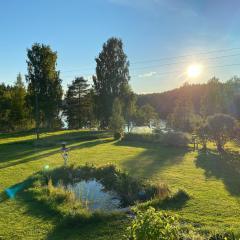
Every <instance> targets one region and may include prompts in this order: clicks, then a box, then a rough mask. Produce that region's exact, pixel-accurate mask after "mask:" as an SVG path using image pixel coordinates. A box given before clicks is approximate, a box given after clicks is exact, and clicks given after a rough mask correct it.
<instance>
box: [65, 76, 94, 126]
mask: <svg viewBox="0 0 240 240" xmlns="http://www.w3.org/2000/svg"><path fill="white" fill-rule="evenodd" d="M90 101H91V99H90V98H89V84H88V83H87V80H85V79H84V78H83V77H77V78H75V80H74V81H73V82H72V84H71V85H70V86H68V90H67V93H66V97H65V104H66V106H65V110H64V114H65V116H67V122H68V127H69V128H82V127H83V126H87V124H88V120H89V118H90V117H89V114H90V113H89V112H90V111H92V109H91V102H90Z"/></svg>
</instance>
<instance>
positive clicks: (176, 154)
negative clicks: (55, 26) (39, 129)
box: [0, 131, 240, 239]
mask: <svg viewBox="0 0 240 240" xmlns="http://www.w3.org/2000/svg"><path fill="white" fill-rule="evenodd" d="M89 135H90V136H91V137H89ZM96 135H97V139H94V138H95V137H96ZM41 137H42V140H41V141H40V143H39V144H37V145H36V144H35V142H34V141H33V139H34V135H32V134H19V135H18V134H15V135H11V134H10V135H9V134H8V135H7V134H2V135H0V192H3V191H4V189H5V188H7V187H10V186H13V185H15V184H17V183H19V182H22V181H24V180H25V179H27V178H28V177H29V176H31V175H34V174H35V173H36V172H38V171H40V170H42V169H43V167H44V166H45V165H49V166H50V168H54V167H57V166H61V165H62V164H63V160H62V157H61V155H60V151H59V149H60V145H61V142H62V141H67V142H68V144H69V147H70V148H71V151H70V153H69V163H73V164H76V165H83V164H85V163H93V164H95V165H98V166H100V165H104V164H107V163H113V164H115V165H117V166H118V167H119V168H121V169H123V170H125V171H128V172H129V173H130V174H131V175H134V176H136V177H139V178H143V179H145V180H146V181H152V182H154V183H158V182H163V181H164V182H166V183H167V184H168V185H169V186H170V188H171V189H172V190H173V191H174V190H176V189H178V188H184V189H186V190H187V192H188V193H189V194H190V196H191V199H190V200H188V201H187V202H186V203H183V204H180V205H179V204H178V205H171V206H169V207H168V206H166V207H165V209H168V210H169V211H172V212H174V213H177V214H178V215H179V216H180V217H181V218H182V219H183V220H184V221H187V222H190V223H192V224H193V225H194V226H195V227H196V228H198V229H200V230H202V231H205V230H207V231H223V230H229V229H232V230H234V231H236V232H238V231H239V230H238V229H239V226H240V171H239V170H240V159H239V150H240V148H239V146H237V145H234V144H229V145H228V151H229V152H232V153H231V155H230V154H227V155H225V156H220V155H219V154H218V153H216V152H215V151H214V150H211V151H210V152H209V153H208V154H203V153H201V152H197V151H196V152H193V151H191V149H177V148H167V147H161V146H158V145H154V144H152V145H151V144H141V143H133V142H131V143H130V142H129V143H127V142H117V141H114V140H113V139H112V138H110V137H109V136H108V133H105V132H99V133H96V132H95V133H90V132H87V131H59V132H54V133H48V134H43V135H42V136H41ZM211 148H212V146H211ZM128 222H129V220H128V219H127V217H122V216H120V217H116V218H109V219H107V218H106V219H103V220H102V221H95V222H91V223H86V224H84V223H81V224H79V225H78V224H71V223H66V222H65V220H64V217H63V216H60V215H58V214H57V213H55V212H54V211H52V210H51V209H48V208H47V207H46V206H44V205H42V204H41V203H39V202H36V201H33V200H32V198H31V196H27V193H25V192H23V193H21V194H18V195H17V197H16V198H15V199H11V200H10V199H8V200H5V201H2V202H0V239H122V236H123V234H124V230H125V228H126V226H127V224H128Z"/></svg>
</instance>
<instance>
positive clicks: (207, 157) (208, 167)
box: [196, 151, 240, 196]
mask: <svg viewBox="0 0 240 240" xmlns="http://www.w3.org/2000/svg"><path fill="white" fill-rule="evenodd" d="M196 166H197V167H200V168H202V169H204V170H205V176H206V178H211V177H215V178H217V179H221V180H222V181H223V183H224V184H225V187H226V189H227V190H228V191H229V193H231V194H232V195H235V196H238V195H240V156H239V153H234V152H231V153H230V152H228V153H223V154H219V153H218V152H215V151H211V152H207V153H204V152H199V155H198V157H197V159H196Z"/></svg>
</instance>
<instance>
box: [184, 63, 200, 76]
mask: <svg viewBox="0 0 240 240" xmlns="http://www.w3.org/2000/svg"><path fill="white" fill-rule="evenodd" d="M201 72H202V66H201V65H199V64H193V65H190V66H189V67H188V69H187V74H188V76H189V77H198V76H199V75H200V74H201Z"/></svg>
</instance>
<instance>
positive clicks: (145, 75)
mask: <svg viewBox="0 0 240 240" xmlns="http://www.w3.org/2000/svg"><path fill="white" fill-rule="evenodd" d="M156 74H157V73H156V72H147V73H143V74H140V75H138V77H139V78H148V77H152V76H154V75H156Z"/></svg>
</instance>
